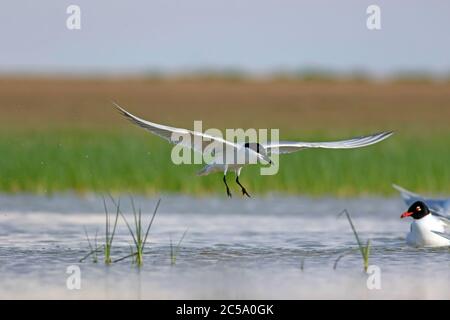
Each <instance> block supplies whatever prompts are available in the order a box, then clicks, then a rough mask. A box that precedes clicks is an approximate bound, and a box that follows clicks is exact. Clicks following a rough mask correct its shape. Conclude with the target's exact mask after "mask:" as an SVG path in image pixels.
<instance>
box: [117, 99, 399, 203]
mask: <svg viewBox="0 0 450 320" xmlns="http://www.w3.org/2000/svg"><path fill="white" fill-rule="evenodd" d="M113 104H114V105H115V106H116V108H117V109H118V110H119V112H120V113H121V114H122V115H123V116H125V117H126V118H127V119H129V120H130V121H131V122H133V123H135V124H137V125H138V126H140V127H142V128H144V129H146V130H148V131H150V132H151V133H153V134H155V135H157V136H159V137H161V138H163V139H166V140H168V141H169V142H171V143H173V144H179V145H181V146H183V147H187V148H190V149H193V150H195V151H197V152H200V153H202V154H203V153H206V152H207V151H206V150H208V147H210V145H211V143H214V144H215V147H217V145H219V146H222V148H217V150H222V151H219V152H217V151H216V149H214V151H215V152H214V153H213V159H212V161H211V162H209V163H208V164H207V165H206V166H205V167H204V168H203V169H202V170H200V172H199V173H198V174H199V175H208V174H210V173H213V172H223V173H224V176H223V182H224V183H225V186H226V190H227V195H228V196H229V197H231V192H230V188H229V187H228V184H227V180H226V174H227V172H228V171H230V170H233V171H234V172H235V173H236V183H237V184H238V185H239V186H240V187H241V190H242V194H243V195H246V196H248V197H250V195H249V194H248V192H247V190H246V189H245V188H244V186H242V184H241V183H240V182H239V175H240V173H241V169H242V167H244V166H245V165H248V164H256V163H257V162H258V161H259V163H261V164H266V165H268V164H270V165H271V164H272V160H271V159H270V157H269V154H285V153H292V152H295V151H299V150H303V149H307V148H327V149H352V148H360V147H365V146H369V145H372V144H375V143H378V142H380V141H382V140H384V139H387V138H388V137H390V136H391V135H392V134H393V132H380V133H377V134H373V135H368V136H363V137H357V138H352V139H349V140H341V141H332V142H276V143H275V142H271V143H264V144H262V143H253V142H252V143H234V142H230V141H227V140H224V139H222V138H219V137H214V136H211V135H207V134H204V133H202V132H195V131H191V130H187V129H182V128H174V127H169V126H165V125H162V124H157V123H153V122H150V121H146V120H143V119H141V118H138V117H136V116H135V115H133V114H131V113H129V112H128V111H126V110H125V109H123V108H121V107H120V106H119V105H118V104H117V103H114V102H113ZM196 138H197V139H199V138H200V139H201V143H200V144H195V143H194V141H195V140H196ZM223 150H226V152H225V151H223ZM230 150H231V153H232V154H229V152H230ZM237 159H245V161H244V162H242V161H236V160H237ZM255 160H256V161H255Z"/></svg>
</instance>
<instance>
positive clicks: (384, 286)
mask: <svg viewBox="0 0 450 320" xmlns="http://www.w3.org/2000/svg"><path fill="white" fill-rule="evenodd" d="M135 202H136V205H137V206H139V207H141V208H142V210H143V216H144V219H145V222H147V221H148V220H149V219H150V214H151V212H152V211H153V208H154V205H155V204H156V199H155V198H144V197H136V198H135ZM344 208H346V209H347V210H348V211H349V212H350V213H351V215H352V217H353V220H354V224H355V226H356V228H357V229H358V232H359V233H360V237H361V238H362V239H363V241H366V240H367V239H370V240H371V241H372V245H373V247H372V252H371V257H370V264H371V265H375V266H377V267H378V268H379V270H380V271H381V273H380V277H379V279H380V284H381V289H379V290H369V289H368V287H367V279H368V275H367V274H365V273H364V272H363V270H362V260H361V257H360V255H359V252H358V251H357V250H355V249H357V246H356V244H355V239H354V236H353V233H352V231H351V229H350V227H349V224H348V222H347V220H346V219H345V217H340V218H338V213H339V212H341V211H342V210H343V209H344ZM110 209H111V211H113V209H114V207H113V205H112V204H110ZM122 209H123V211H124V212H125V213H126V215H127V217H128V220H129V221H130V222H131V221H132V215H131V207H130V205H129V199H128V198H127V197H126V196H125V197H122ZM404 209H405V208H404V205H403V203H402V202H401V200H400V199H397V198H355V199H334V198H303V197H280V196H275V195H274V196H269V197H265V198H253V199H233V200H228V199H225V198H211V199H210V198H191V197H184V196H174V195H170V196H169V195H166V196H163V197H162V204H161V207H160V210H159V212H158V214H157V216H156V219H155V222H154V225H153V227H152V229H151V232H150V236H149V241H150V243H149V244H148V245H147V246H148V247H147V249H146V252H147V253H146V255H145V260H144V265H143V267H142V268H140V269H139V268H137V267H136V266H134V265H132V264H131V261H130V260H129V259H126V260H123V261H121V262H117V263H114V264H112V265H110V266H105V265H104V264H103V263H102V261H101V256H99V260H100V261H99V262H98V263H93V261H92V259H87V260H86V261H84V262H82V263H80V262H79V260H80V258H82V257H83V256H84V255H86V253H88V252H89V247H88V243H87V241H86V236H85V233H84V228H86V229H87V231H88V232H89V234H90V236H91V238H94V235H95V233H96V232H98V241H99V243H101V242H102V241H103V239H104V228H105V224H104V220H105V215H104V211H103V205H102V199H101V197H99V196H95V195H91V196H85V197H78V196H75V195H71V194H61V195H55V196H52V197H45V196H32V195H14V196H11V195H0V298H3V299H5V298H64V299H79V298H88V299H89V298H124V299H129V298H131V299H172V298H173V299H175V298H190V299H202V298H210V299H216V298H217V299H240V298H242V299H266V298H268V299H300V298H306V299H308V298H344V299H346V298H357V299H366V298H369V299H386V298H404V299H411V298H421V299H426V298H441V299H449V298H450V281H449V280H450V251H449V250H448V249H445V248H444V249H416V248H410V247H408V246H406V244H405V236H406V233H407V231H408V228H409V221H406V220H400V219H399V216H400V214H401V212H402V211H404ZM186 229H188V232H187V235H186V237H185V239H184V241H183V243H182V245H181V248H180V250H179V254H178V257H177V262H176V265H174V266H173V265H171V261H170V241H171V239H172V241H173V242H175V243H176V242H177V241H178V240H179V239H180V237H181V236H182V234H183V233H184V231H185V230H186ZM91 240H92V239H91ZM131 244H132V239H131V237H130V235H129V233H128V231H127V228H126V226H125V224H124V223H123V221H122V220H120V221H119V226H118V233H117V236H116V238H115V240H114V243H113V258H114V259H118V258H121V257H124V256H126V255H128V254H129V253H130V245H131ZM342 255H344V256H343V257H342V258H341V259H340V260H339V262H338V264H337V268H336V269H334V264H335V261H336V259H337V258H338V257H340V256H342ZM72 265H76V266H79V267H80V270H81V289H80V290H68V289H67V286H66V280H67V278H68V276H69V274H67V273H66V271H67V267H69V266H72Z"/></svg>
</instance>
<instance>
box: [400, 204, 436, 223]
mask: <svg viewBox="0 0 450 320" xmlns="http://www.w3.org/2000/svg"><path fill="white" fill-rule="evenodd" d="M429 214H430V209H428V206H427V205H426V204H425V203H424V202H422V201H416V202H414V203H413V204H412V205H411V206H410V207H409V209H408V211H406V212H404V213H403V214H402V215H401V216H400V218H406V217H412V218H413V219H416V220H418V219H422V218H423V217H425V216H427V215H429Z"/></svg>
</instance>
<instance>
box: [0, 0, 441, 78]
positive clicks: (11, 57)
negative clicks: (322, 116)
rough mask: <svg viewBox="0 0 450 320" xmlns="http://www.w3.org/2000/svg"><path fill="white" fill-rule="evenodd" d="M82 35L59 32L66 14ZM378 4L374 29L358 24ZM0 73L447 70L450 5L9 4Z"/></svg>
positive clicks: (433, 1) (355, 0) (239, 1)
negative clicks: (73, 8) (72, 10)
mask: <svg viewBox="0 0 450 320" xmlns="http://www.w3.org/2000/svg"><path fill="white" fill-rule="evenodd" d="M69 4H77V5H79V6H80V7H81V10H82V29H81V30H80V31H69V30H67V29H66V23H65V21H66V18H67V14H66V8H67V6H68V5H69ZM369 4H378V5H379V6H380V7H381V10H382V17H381V18H382V30H381V31H369V30H367V28H366V8H367V6H368V5H369ZM0 39H1V47H0V49H1V52H0V72H16V71H20V72H41V71H45V72H55V71H56V72H61V71H67V72H122V71H127V72H145V71H147V70H152V69H154V70H160V71H170V72H177V71H186V70H193V69H206V68H211V69H223V68H237V69H243V70H245V71H250V72H256V73H265V72H270V71H273V70H277V69H285V70H295V69H299V68H306V67H320V68H331V69H333V70H336V71H343V72H348V71H351V70H354V69H363V70H367V71H369V72H372V73H374V74H380V75H384V74H389V73H392V72H396V71H399V70H424V71H428V72H433V73H437V74H448V72H449V71H450V1H443V0H427V1H425V0H422V1H419V0H395V1H394V0H390V1H365V0H340V1H337V0H334V1H332V0H329V1H326V0H310V1H299V0H297V1H294V0H221V1H217V0H184V1H181V0H146V1H145V0H129V1H117V0H109V1H107V0H71V1H66V0H40V1H36V0H15V1H8V2H6V1H4V2H3V3H2V5H1V10H0Z"/></svg>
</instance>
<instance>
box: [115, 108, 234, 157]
mask: <svg viewBox="0 0 450 320" xmlns="http://www.w3.org/2000/svg"><path fill="white" fill-rule="evenodd" d="M113 104H114V106H115V107H116V108H117V110H118V111H119V112H120V113H121V114H122V115H123V116H124V117H125V118H127V119H128V120H130V121H131V122H133V123H135V124H137V125H138V126H140V127H142V128H144V129H146V130H148V131H150V132H151V133H153V134H155V135H157V136H159V137H161V138H163V139H165V140H167V141H169V142H170V143H173V144H180V145H182V146H183V147H187V148H191V149H193V150H195V151H197V152H200V153H203V152H205V149H206V147H208V146H211V145H212V143H213V142H214V147H216V148H218V147H222V148H223V149H222V150H225V146H226V145H227V146H230V147H233V148H236V147H237V145H236V144H234V143H231V142H229V141H226V140H224V139H222V138H219V137H214V136H211V135H207V134H204V133H201V132H195V131H191V130H187V129H182V128H175V127H169V126H165V125H162V124H157V123H153V122H150V121H146V120H143V119H141V118H138V117H136V116H135V115H133V114H131V113H129V112H128V111H126V110H125V109H123V108H122V107H120V106H119V105H118V104H117V103H115V102H113ZM196 141H199V143H196Z"/></svg>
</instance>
